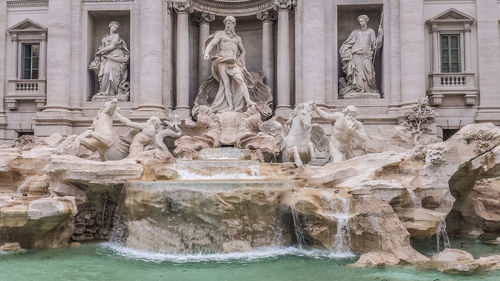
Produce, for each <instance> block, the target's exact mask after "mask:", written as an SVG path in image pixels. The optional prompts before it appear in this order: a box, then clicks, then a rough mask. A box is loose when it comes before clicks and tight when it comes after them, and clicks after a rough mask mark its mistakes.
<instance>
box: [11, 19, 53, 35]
mask: <svg viewBox="0 0 500 281" xmlns="http://www.w3.org/2000/svg"><path fill="white" fill-rule="evenodd" d="M7 32H9V33H11V34H17V33H28V32H42V33H47V28H46V27H45V26H43V25H41V24H39V23H37V22H35V21H32V20H30V19H25V20H23V21H21V22H19V23H17V24H15V25H14V26H12V27H10V28H8V29H7Z"/></svg>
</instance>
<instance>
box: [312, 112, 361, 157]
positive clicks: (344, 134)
mask: <svg viewBox="0 0 500 281" xmlns="http://www.w3.org/2000/svg"><path fill="white" fill-rule="evenodd" d="M312 108H313V109H314V111H315V112H316V113H318V115H319V117H320V118H321V119H324V120H328V121H331V122H332V135H331V136H330V140H329V143H328V151H327V152H328V160H329V162H331V163H338V162H342V161H345V160H347V159H350V158H353V157H354V156H355V155H354V153H353V151H354V149H355V148H356V147H357V146H359V147H363V143H364V142H366V141H368V140H369V138H368V135H367V134H366V132H365V129H364V126H363V124H362V123H361V122H360V121H358V120H357V119H356V115H357V112H358V110H357V108H356V107H355V106H353V105H350V106H348V107H346V108H345V109H344V110H343V111H342V112H334V113H327V112H325V111H323V110H321V109H320V108H318V107H317V106H316V104H313V106H312ZM333 122H334V123H333ZM317 135H318V136H317V137H315V138H314V139H315V141H314V142H315V143H316V145H317V146H318V147H320V148H321V149H322V150H325V148H324V139H323V138H322V137H321V133H318V134H317ZM323 135H324V134H323Z"/></svg>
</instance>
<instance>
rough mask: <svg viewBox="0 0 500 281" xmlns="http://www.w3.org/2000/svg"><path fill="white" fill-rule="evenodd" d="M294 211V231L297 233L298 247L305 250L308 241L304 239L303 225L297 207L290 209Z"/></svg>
mask: <svg viewBox="0 0 500 281" xmlns="http://www.w3.org/2000/svg"><path fill="white" fill-rule="evenodd" d="M290 209H291V210H292V218H293V230H294V233H295V239H296V240H297V246H298V247H299V248H303V247H304V246H305V244H306V239H305V237H304V230H303V229H302V227H303V226H302V223H301V222H300V218H299V215H298V214H297V211H296V210H295V206H292V207H291V208H290Z"/></svg>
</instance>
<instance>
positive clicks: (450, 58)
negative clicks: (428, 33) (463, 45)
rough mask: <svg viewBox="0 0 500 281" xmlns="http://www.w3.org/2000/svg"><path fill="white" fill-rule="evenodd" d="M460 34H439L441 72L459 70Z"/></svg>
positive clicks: (460, 68) (460, 69)
mask: <svg viewBox="0 0 500 281" xmlns="http://www.w3.org/2000/svg"><path fill="white" fill-rule="evenodd" d="M460 61H461V58H460V34H441V72H442V73H450V72H461V71H462V67H461V65H460Z"/></svg>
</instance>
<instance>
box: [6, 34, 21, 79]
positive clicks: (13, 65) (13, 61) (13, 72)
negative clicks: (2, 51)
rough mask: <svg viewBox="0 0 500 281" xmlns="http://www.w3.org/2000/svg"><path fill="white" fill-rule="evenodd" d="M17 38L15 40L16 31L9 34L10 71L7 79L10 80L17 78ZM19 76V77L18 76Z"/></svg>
mask: <svg viewBox="0 0 500 281" xmlns="http://www.w3.org/2000/svg"><path fill="white" fill-rule="evenodd" d="M18 43H19V42H18V40H17V33H16V34H11V41H10V52H11V57H10V58H9V60H10V71H9V74H8V75H9V79H10V80H15V79H17V78H18V76H17V65H18V64H19V53H18V51H19V47H18V46H17V45H18ZM19 78H20V77H19Z"/></svg>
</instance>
